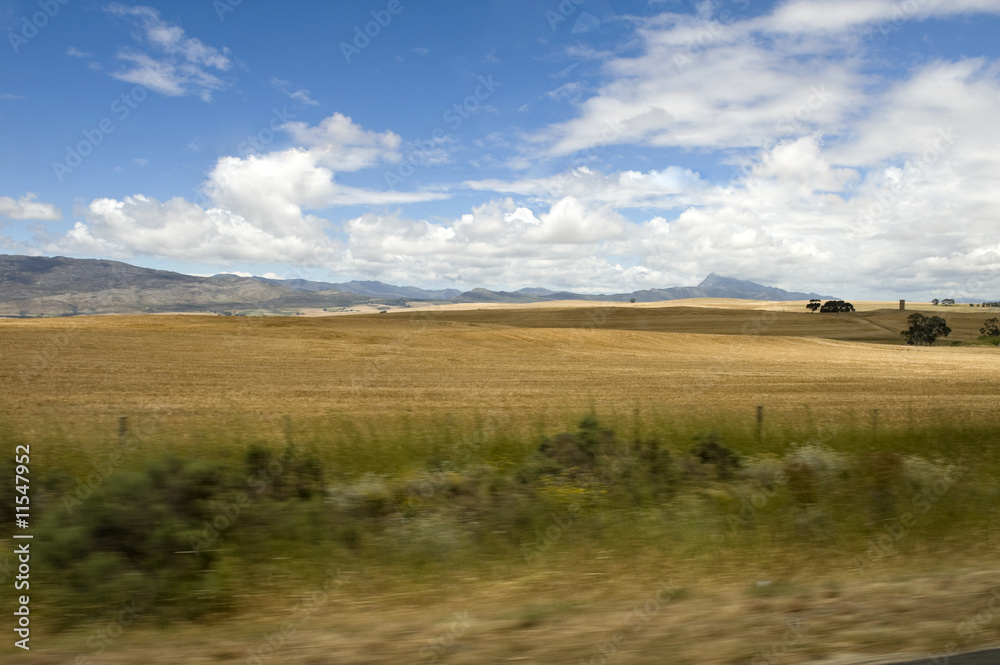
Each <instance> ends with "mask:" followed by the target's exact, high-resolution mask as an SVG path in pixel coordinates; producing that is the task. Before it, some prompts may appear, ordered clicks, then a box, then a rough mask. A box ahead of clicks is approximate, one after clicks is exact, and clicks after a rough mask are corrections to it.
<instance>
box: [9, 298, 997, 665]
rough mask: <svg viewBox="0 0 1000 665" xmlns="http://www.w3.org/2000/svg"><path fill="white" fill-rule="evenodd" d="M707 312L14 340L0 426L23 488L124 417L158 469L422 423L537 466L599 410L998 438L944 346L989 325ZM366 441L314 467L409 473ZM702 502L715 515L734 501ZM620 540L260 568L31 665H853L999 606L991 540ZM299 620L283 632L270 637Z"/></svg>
mask: <svg viewBox="0 0 1000 665" xmlns="http://www.w3.org/2000/svg"><path fill="white" fill-rule="evenodd" d="M706 304H707V305H710V306H701V305H706ZM720 304H723V303H716V302H713V303H687V304H684V305H672V306H664V307H654V306H639V307H625V306H617V307H605V306H599V307H595V306H573V307H556V306H549V307H538V306H532V307H519V308H493V307H487V308H481V309H480V308H476V309H446V310H428V311H399V312H392V313H388V314H372V315H358V316H330V317H287V318H244V317H207V316H155V317H154V316H148V317H115V316H107V317H77V318H62V319H33V320H13V319H6V320H0V351H2V353H3V362H2V363H0V386H2V388H0V391H2V392H0V421H2V423H3V427H4V428H5V430H8V431H10V432H13V433H14V434H15V435H16V436H18V437H20V438H21V439H30V440H32V441H33V456H34V457H35V459H34V463H35V464H36V465H37V466H36V468H38V467H41V466H44V465H56V464H62V465H70V466H72V465H78V466H79V467H80V468H84V467H87V468H89V467H90V466H91V464H92V463H93V459H94V458H96V456H98V455H103V454H104V452H105V451H106V450H108V449H111V448H113V446H114V442H115V436H114V433H115V429H116V426H117V418H118V416H121V415H126V416H128V417H129V418H130V422H131V423H133V424H132V427H135V428H136V429H137V430H139V433H140V435H142V434H148V435H149V436H148V437H146V439H145V440H144V441H143V443H144V445H146V446H147V447H148V449H149V450H150V451H152V450H154V449H156V448H174V449H177V450H182V451H185V452H186V453H191V452H194V454H197V451H198V446H205V445H212V442H213V441H218V440H221V439H222V438H223V437H224V436H225V432H227V431H230V430H236V429H239V430H241V433H240V436H244V438H245V437H247V436H249V435H250V434H253V435H256V434H260V435H261V436H265V437H280V435H281V432H282V428H283V427H289V426H290V427H292V428H295V429H296V431H298V432H300V433H303V434H304V435H308V434H310V433H313V434H315V432H316V431H317V430H320V429H322V428H326V427H329V428H331V429H333V430H336V432H337V433H338V435H344V436H343V437H342V438H349V436H348V435H349V434H350V433H351V432H355V433H358V434H357V436H358V437H361V438H364V437H362V434H363V433H365V432H367V433H368V434H365V435H364V436H367V437H368V438H365V439H364V440H365V441H367V442H368V444H371V445H374V440H375V438H376V437H375V436H374V435H373V434H371V433H372V432H389V431H392V432H394V434H393V435H392V436H387V439H388V440H390V441H391V442H392V445H396V446H399V445H405V443H401V442H409V441H411V440H412V442H413V445H414V446H418V445H424V444H426V441H424V438H426V436H425V434H422V433H421V432H422V431H423V430H425V429H427V428H428V427H443V426H447V427H453V428H454V429H455V430H456V431H461V430H462V429H463V428H466V427H471V426H472V425H473V424H474V423H477V422H479V423H481V422H482V421H484V420H486V421H489V422H491V423H493V424H494V427H496V428H504V427H507V428H510V429H511V431H513V432H514V433H515V435H516V436H522V435H524V436H529V437H535V438H532V439H531V442H529V443H527V444H525V445H526V446H529V447H530V446H534V445H535V443H536V442H537V436H536V435H540V434H542V433H551V432H552V431H558V430H559V429H562V428H564V427H565V426H566V424H567V423H572V422H575V421H576V420H578V419H579V417H580V415H581V414H582V413H585V412H586V411H588V410H591V409H592V410H594V411H596V412H597V413H598V414H600V415H601V417H602V419H604V420H606V421H608V422H611V423H613V424H615V425H621V426H628V425H629V423H630V422H631V419H632V418H633V414H636V413H642V414H644V417H645V418H647V419H648V422H650V423H654V422H661V423H662V422H667V421H670V420H671V419H673V420H677V421H683V422H685V423H687V424H689V425H690V427H692V428H695V429H697V428H699V427H702V426H704V427H708V428H717V429H721V430H723V431H725V430H726V428H727V427H728V428H730V429H741V428H742V429H745V430H751V429H752V428H753V426H754V418H755V409H756V407H757V406H758V405H761V406H764V407H765V414H766V417H765V424H764V430H763V435H764V439H765V442H764V443H762V444H761V445H762V446H766V445H768V443H767V440H768V438H769V437H771V438H773V439H775V440H776V439H778V438H780V437H782V436H785V435H786V434H787V432H789V431H791V432H796V433H802V432H808V431H810V428H814V425H815V423H816V422H824V423H827V422H835V421H837V420H838V419H842V420H843V419H846V421H848V422H850V423H852V424H853V425H854V426H857V427H867V426H868V424H869V423H870V422H871V419H872V416H873V409H878V414H879V415H878V417H879V419H880V420H879V422H880V424H884V425H885V426H886V427H892V426H898V427H900V428H905V427H913V426H919V425H920V424H922V423H923V424H926V423H931V424H933V425H935V426H937V427H939V428H940V427H941V426H942V424H944V425H947V423H949V422H955V423H968V422H992V423H996V422H997V418H996V404H997V394H998V393H1000V352H998V350H997V348H996V347H986V346H952V343H953V342H960V341H963V340H965V341H967V340H972V339H974V338H975V337H976V336H977V331H978V328H979V326H981V325H982V322H983V320H984V319H985V318H988V316H989V315H988V313H987V312H985V311H976V310H972V311H964V309H960V308H957V307H956V308H952V309H950V310H949V311H947V312H940V311H938V310H940V308H935V310H934V313H939V314H943V315H945V316H946V317H947V319H948V323H949V325H950V326H951V327H952V328H953V330H954V332H953V333H952V336H951V337H949V338H947V339H946V340H943V341H939V342H938V344H937V345H935V346H934V347H929V348H928V347H919V348H917V347H907V346H905V345H902V344H901V342H900V337H899V331H900V330H902V329H903V328H904V327H905V323H904V322H905V318H906V316H907V315H908V314H909V313H911V311H906V312H900V311H897V310H893V309H875V308H873V309H870V310H868V311H861V312H858V313H856V314H850V315H818V314H807V313H804V312H798V311H772V310H769V309H766V304H760V307H761V308H746V307H742V308H735V307H730V308H722V307H718V305H720ZM775 309H780V308H775ZM927 311H931V310H927ZM285 416H287V417H288V418H289V420H287V421H286V420H284V417H285ZM148 423H153V425H149V424H148ZM289 423H291V424H290V425H289ZM199 432H200V433H205V432H209V433H211V436H210V437H203V438H202V439H198V433H199ZM248 432H249V433H250V434H248ZM512 436H513V435H512ZM212 437H214V438H212ZM361 438H359V439H358V440H361ZM312 440H319V439H316V438H315V436H314V438H313V439H312ZM95 441H97V443H94V442H95ZM348 443H349V442H348ZM786 443H787V442H785V441H783V442H782V444H781V445H785V444H786ZM954 443H955V446H956V450H957V448H958V447H959V445H960V444H961V443H963V442H960V441H956V442H954ZM346 445H347V444H345V446H346ZM359 445H360V444H358V445H355V447H353V448H350V447H345V449H344V450H342V451H340V452H337V453H336V454H334V453H333V452H331V453H330V455H331V457H330V459H333V460H336V461H337V462H338V463H339V464H340V466H341V468H343V469H350V470H352V471H356V472H361V471H363V470H364V469H365V467H366V465H372V466H373V465H375V464H380V465H381V467H380V470H381V471H392V470H393V469H406V468H408V465H410V464H412V463H413V462H414V460H416V459H421V458H420V457H419V456H416V457H413V458H407V457H406V455H405V454H402V453H400V452H399V451H392V450H389V449H373V450H368V451H365V450H362V449H361V448H360V447H359ZM428 445H429V444H428ZM949 445H950V442H947V441H946V442H943V443H941V447H940V449H941V450H948V446H949ZM35 450H37V454H34V451H35ZM420 454H421V455H423V454H424V452H421V453H420ZM396 458H399V459H396ZM713 492H714V490H709V491H707V492H706V493H705V495H704V497H703V498H704V500H706V501H714V500H716V499H718V500H719V501H721V500H723V498H721V496H722V495H721V494H719V497H716V495H715V494H713ZM696 527H697V525H693V526H689V527H687V528H689V529H691V528H696ZM678 533H683V530H682V529H681V527H678ZM634 538H635V547H634V552H633V553H632V554H627V555H626V554H623V551H627V550H628V549H629V548H630V547H631V545H624V544H622V543H614V544H609V545H608V549H603V548H602V547H600V546H593V545H588V546H581V547H579V548H576V549H573V548H568V549H567V550H566V551H563V552H562V553H560V554H553V555H552V556H549V557H542V559H541V560H540V561H536V562H534V563H532V564H530V565H514V564H500V563H497V564H488V565H485V564H484V566H482V567H472V568H469V569H468V570H465V569H456V570H454V571H450V572H441V571H438V572H428V573H426V574H424V575H422V576H421V575H417V576H413V575H411V574H410V573H409V572H407V571H394V570H392V569H380V568H372V567H366V566H365V565H362V564H359V565H358V566H356V567H353V568H350V569H343V570H341V572H340V574H339V576H338V578H337V579H338V580H339V582H338V584H337V586H336V588H335V589H333V590H330V591H329V592H328V593H325V594H319V595H317V594H316V591H317V589H320V588H321V580H322V575H321V572H322V571H321V570H320V568H321V567H319V566H316V575H317V577H316V579H314V580H309V581H305V580H298V581H296V580H295V579H293V578H291V577H290V576H289V575H288V574H285V573H282V572H281V570H282V569H281V566H282V562H281V561H277V560H276V561H273V562H266V564H267V565H266V566H262V567H261V568H259V569H258V570H263V571H265V572H267V574H266V575H265V576H264V577H263V578H261V579H255V580H254V581H253V583H252V585H250V586H252V587H253V591H252V592H251V591H248V592H247V594H246V596H245V597H243V598H242V599H240V600H239V603H240V604H239V611H240V614H239V615H238V617H237V618H235V619H234V618H233V617H231V616H222V617H218V618H213V617H209V618H208V619H207V621H208V622H209V623H208V624H205V623H199V624H190V625H185V624H178V625H174V626H173V627H170V628H158V627H157V626H156V623H155V621H148V622H140V627H138V628H134V629H128V630H126V631H125V634H124V636H123V637H121V639H117V638H116V639H115V640H114V641H113V647H112V648H110V649H109V650H108V652H106V653H103V654H102V655H100V658H98V657H97V656H96V655H95V653H94V649H93V648H92V645H91V644H90V643H89V642H88V638H92V636H93V635H94V634H95V631H100V630H103V628H102V627H101V626H85V627H83V628H77V629H74V630H72V631H68V632H62V633H56V632H51V631H49V632H46V630H45V629H44V628H41V629H40V631H39V647H38V649H37V651H33V653H32V661H31V662H37V663H51V664H53V665H54V664H56V663H69V662H81V661H78V660H76V658H77V657H78V656H84V657H88V658H90V659H91V660H89V661H86V662H93V663H96V662H104V663H109V664H115V663H123V664H124V663H132V662H147V663H168V662H170V663H174V662H185V663H250V662H267V663H279V662H280V663H292V664H295V665H307V664H309V665H319V664H321V663H348V662H349V663H388V662H403V661H406V662H422V663H431V662H447V663H486V662H525V663H529V662H539V663H541V662H545V663H563V662H565V663H570V662H574V663H576V662H587V663H590V662H594V663H598V662H610V661H611V660H614V662H616V663H622V664H632V663H661V662H673V663H691V664H694V663H764V662H767V663H771V664H772V665H778V664H780V663H797V662H820V661H822V662H830V663H833V662H838V663H841V662H855V661H857V662H860V660H862V659H864V658H865V657H870V656H872V655H879V654H882V655H885V654H888V653H896V652H906V653H910V654H915V655H917V656H922V655H926V654H927V653H931V652H934V653H940V652H941V651H942V650H943V648H944V646H945V645H946V644H947V643H948V642H949V641H954V640H955V639H958V638H956V637H955V636H956V635H957V634H958V631H959V630H960V628H961V627H962V626H964V625H966V624H963V621H967V620H968V617H970V616H971V617H976V616H977V612H980V610H982V609H983V608H985V607H987V605H988V603H989V602H990V598H991V596H990V594H991V592H993V591H994V590H996V589H998V588H1000V587H998V584H1000V577H998V574H1000V573H998V572H997V570H996V566H995V547H996V543H995V542H994V540H995V534H994V533H993V530H991V529H987V528H986V527H984V529H983V531H982V533H978V534H975V536H974V537H973V536H972V534H970V538H972V540H973V542H957V541H951V540H948V541H947V542H941V543H939V544H937V545H935V546H933V547H924V546H920V547H916V548H914V549H912V550H908V551H907V553H906V555H905V556H904V555H903V554H899V553H893V555H892V556H887V557H886V558H885V560H884V561H880V562H879V563H878V565H873V566H872V568H871V569H870V570H867V571H865V573H864V574H858V573H856V572H852V571H851V563H850V561H851V558H850V556H849V555H846V554H844V552H842V551H839V550H838V551H833V550H831V551H830V553H829V558H824V557H823V554H822V553H823V549H822V548H823V547H824V545H822V544H820V545H816V544H812V545H809V546H808V547H806V548H804V549H802V550H798V549H794V548H793V549H774V548H773V547H772V546H770V545H766V546H765V545H761V547H759V548H753V547H752V548H749V549H747V550H745V551H725V550H718V551H717V550H713V552H714V553H711V554H710V553H708V551H707V550H706V551H705V553H704V554H699V553H698V552H697V551H696V550H694V549H691V548H694V547H695V545H694V544H691V545H690V546H688V547H689V550H684V549H683V547H681V548H680V549H677V550H672V551H675V552H681V551H685V552H686V554H685V558H684V559H683V560H680V559H677V560H665V559H664V558H663V556H662V553H661V552H660V551H659V550H658V546H657V545H656V544H655V543H651V542H643V541H642V538H641V537H640V536H639V535H636V536H635V537H634ZM695 542H698V543H701V542H703V541H692V543H695ZM921 542H923V541H921ZM6 544H9V542H8V543H6ZM716 545H718V543H717V544H716ZM719 551H724V552H725V553H724V554H719V553H718V552H719ZM942 557H947V559H943V558H942ZM277 558H281V557H276V559H277ZM338 567H339V566H338ZM268 571H269V572H268ZM758 582H767V584H763V585H759V584H758ZM661 584H663V585H664V586H660V585H661ZM248 585H249V583H248ZM662 588H668V589H670V590H671V594H676V595H670V596H665V595H662V594H658V590H659V589H662ZM39 593H40V594H44V590H42V591H39ZM309 599H312V600H311V601H310V600H309ZM310 602H311V603H312V604H308V605H306V606H307V607H308V608H309V609H308V611H307V612H305V613H302V612H301V611H300V610H301V609H302V607H303V604H304V603H310ZM636 608H641V609H639V610H637V609H636ZM292 617H295V618H294V620H292ZM289 621H291V629H290V630H291V631H292V633H284V634H280V631H281V630H282V629H281V626H283V625H284V624H287V623H288V622H289ZM39 622H40V623H41V620H39ZM976 625H978V624H976ZM275 635H278V637H275ZM616 636H619V637H616ZM998 639H1000V616H997V617H993V616H992V615H991V616H990V617H989V621H986V622H984V623H983V624H982V626H981V627H980V628H977V629H976V630H975V631H974V632H973V633H972V634H970V635H967V636H965V637H961V639H960V641H959V642H958V643H959V644H960V645H961V646H962V647H963V648H969V647H972V646H978V645H983V644H988V643H991V642H995V641H996V640H998ZM279 642H280V643H279ZM166 643H169V644H172V645H175V646H172V647H170V648H164V646H163V645H164V644H166ZM268 644H272V645H275V646H272V647H268V646H267V645H268ZM262 645H263V651H261V648H262ZM609 645H611V646H609ZM268 648H270V649H271V650H270V651H267V649H268ZM255 650H257V651H255ZM264 652H267V655H266V656H264V657H260V656H259V654H261V653H264ZM254 653H257V654H258V660H254ZM609 654H610V655H609ZM865 654H868V656H865ZM602 659H605V660H602ZM26 662H27V661H26Z"/></svg>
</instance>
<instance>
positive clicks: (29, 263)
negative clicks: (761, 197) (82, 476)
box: [0, 255, 832, 316]
mask: <svg viewBox="0 0 1000 665" xmlns="http://www.w3.org/2000/svg"><path fill="white" fill-rule="evenodd" d="M679 298H744V299H751V300H807V299H809V298H821V299H825V300H829V299H831V298H832V296H821V295H818V294H815V293H803V292H797V291H785V290H784V289H779V288H775V287H771V286H764V285H761V284H757V283H755V282H750V281H746V280H740V279H734V278H732V277H723V276H721V275H716V274H715V273H713V274H711V275H709V276H708V277H707V278H705V280H703V281H702V282H701V283H700V284H699V285H698V286H679V287H671V288H664V289H648V290H643V291H634V292H632V293H616V294H600V295H595V294H582V293H573V292H569V291H553V290H551V289H545V288H541V287H528V288H523V289H520V290H518V291H512V292H510V291H491V290H489V289H484V288H477V289H472V290H471V291H465V292H462V291H459V290H457V289H422V288H419V287H415V286H395V285H392V284H385V283H383V282H377V281H351V282H345V283H334V282H317V281H310V280H304V279H290V280H288V279H270V278H264V277H242V276H238V275H230V274H221V275H213V276H211V277H199V276H195V275H185V274H181V273H176V272H170V271H167V270H154V269H151V268H140V267H138V266H133V265H130V264H128V263H122V262H120V261H109V260H103V259H71V258H66V257H63V256H56V257H44V256H15V255H0V315H2V316H38V315H49V316H51V315H72V314H106V313H143V312H148V313H152V312H168V311H169V312H185V311H188V312H204V311H226V312H234V311H246V310H270V311H274V310H287V309H297V308H306V307H323V308H333V307H337V308H340V307H350V306H353V305H358V304H362V303H370V304H383V305H403V304H405V303H406V302H409V301H435V302H439V303H449V302H450V303H487V302H502V303H530V302H545V301H554V300H595V301H606V302H628V301H630V300H635V301H636V302H657V301H662V300H676V299H679Z"/></svg>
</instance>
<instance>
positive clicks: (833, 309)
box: [819, 300, 854, 314]
mask: <svg viewBox="0 0 1000 665" xmlns="http://www.w3.org/2000/svg"><path fill="white" fill-rule="evenodd" d="M853 311H854V305H852V304H851V303H849V302H845V301H843V300H827V301H826V302H825V303H823V306H822V307H820V308H819V312H820V314H825V313H834V314H837V313H841V312H853Z"/></svg>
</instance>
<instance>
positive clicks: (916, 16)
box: [759, 0, 1000, 34]
mask: <svg viewBox="0 0 1000 665" xmlns="http://www.w3.org/2000/svg"><path fill="white" fill-rule="evenodd" d="M978 13H991V14H1000V4H998V3H997V2H996V0H910V1H909V2H907V1H905V0H834V1H831V0H793V1H792V2H786V3H784V4H783V5H781V6H779V7H778V8H777V9H776V10H775V11H774V12H773V14H771V15H770V16H767V17H766V18H763V19H760V21H759V22H760V24H762V25H763V26H765V27H766V28H767V29H769V30H771V31H775V32H787V33H795V34H810V33H832V32H844V31H848V30H852V29H855V28H857V27H859V26H872V27H873V28H875V29H880V30H888V29H891V28H892V27H893V26H894V25H895V24H899V23H902V22H905V21H910V20H924V19H927V18H931V17H948V16H959V15H965V14H978Z"/></svg>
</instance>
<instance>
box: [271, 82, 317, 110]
mask: <svg viewBox="0 0 1000 665" xmlns="http://www.w3.org/2000/svg"><path fill="white" fill-rule="evenodd" d="M269 82H270V83H271V85H273V86H274V87H275V88H277V89H278V90H280V91H281V92H283V93H285V94H286V95H288V96H289V97H290V98H292V99H294V100H295V101H297V102H299V103H300V104H305V105H306V106H319V102H317V101H316V100H315V99H313V98H312V95H311V94H310V92H309V91H308V90H306V89H305V88H299V89H298V90H296V89H295V88H297V87H298V86H296V85H294V84H293V83H292V82H291V81H285V80H282V79H279V78H278V77H276V76H272V77H271V78H270V79H269Z"/></svg>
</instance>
